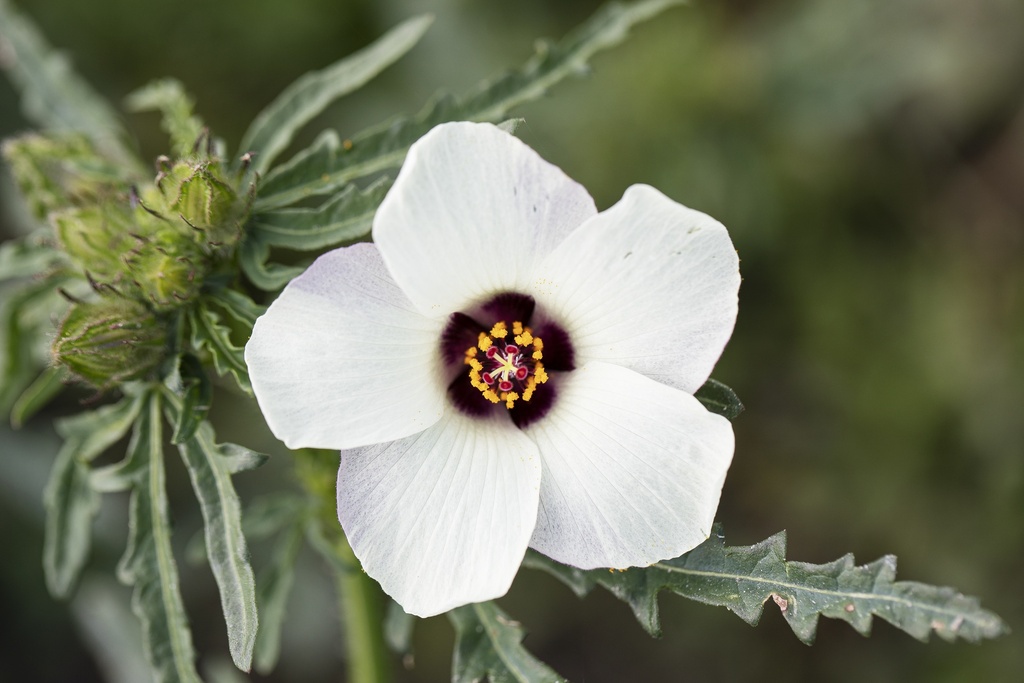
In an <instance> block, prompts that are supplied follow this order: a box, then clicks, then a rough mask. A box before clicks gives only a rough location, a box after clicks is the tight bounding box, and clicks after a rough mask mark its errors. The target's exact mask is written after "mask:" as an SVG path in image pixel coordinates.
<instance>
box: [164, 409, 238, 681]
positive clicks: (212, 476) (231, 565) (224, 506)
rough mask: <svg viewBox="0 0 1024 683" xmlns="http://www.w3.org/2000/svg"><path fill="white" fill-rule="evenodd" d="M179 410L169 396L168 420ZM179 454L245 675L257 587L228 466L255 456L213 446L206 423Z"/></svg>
mask: <svg viewBox="0 0 1024 683" xmlns="http://www.w3.org/2000/svg"><path fill="white" fill-rule="evenodd" d="M182 409H183V404H182V402H181V401H180V400H179V399H178V398H177V397H176V396H173V395H172V396H168V397H167V418H168V421H170V422H171V423H172V424H175V423H176V422H177V421H179V419H180V413H181V411H182ZM178 450H179V451H180V453H181V457H182V460H184V462H185V466H186V468H187V469H188V473H189V478H190V479H191V480H192V489H193V490H194V491H195V494H196V498H197V499H198V500H199V507H200V509H201V510H202V513H203V529H204V536H205V537H206V555H207V558H208V559H209V561H210V568H211V569H212V570H213V576H214V579H216V582H217V588H218V589H219V590H220V602H221V609H222V610H223V612H224V620H225V622H226V623H227V630H228V646H229V649H230V651H231V659H232V661H234V663H235V666H237V667H238V668H239V669H241V670H243V671H248V670H249V668H250V667H251V666H252V652H253V646H254V645H255V643H256V630H257V623H258V620H257V615H256V584H255V580H254V578H253V571H252V566H251V565H250V564H249V549H248V547H247V545H246V542H245V536H244V535H243V534H242V513H241V506H240V505H239V502H238V494H237V493H236V492H235V487H234V484H233V483H232V482H231V473H232V465H231V462H230V461H231V460H232V459H233V458H237V457H238V456H239V451H244V452H245V453H246V454H251V455H252V456H254V457H258V454H253V453H252V451H249V450H248V449H243V448H242V447H241V446H236V445H235V444H217V443H216V439H215V437H214V433H213V427H211V426H210V423H209V422H203V423H201V424H200V425H199V428H198V429H197V430H196V431H195V434H193V436H191V437H190V438H188V439H186V440H185V441H183V442H182V443H180V444H178Z"/></svg>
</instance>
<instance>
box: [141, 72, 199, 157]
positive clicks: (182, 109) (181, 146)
mask: <svg viewBox="0 0 1024 683" xmlns="http://www.w3.org/2000/svg"><path fill="white" fill-rule="evenodd" d="M125 103H126V104H127V106H128V109H129V110H131V111H137V112H141V111H154V110H155V111H159V112H160V113H161V114H162V115H163V116H162V121H161V125H162V127H163V129H164V131H165V132H166V133H167V134H168V135H169V136H170V138H171V149H172V152H173V154H174V156H175V157H189V156H191V155H192V151H193V147H194V146H195V144H196V141H197V140H199V137H200V135H202V133H203V122H202V120H201V119H200V118H199V117H198V116H195V115H194V114H193V112H192V108H193V106H195V103H194V102H193V101H192V98H191V97H189V96H188V93H186V92H185V88H184V86H182V84H181V83H180V82H179V81H177V80H175V79H173V78H165V79H162V80H159V81H153V82H152V83H150V84H148V85H145V86H143V87H142V88H139V89H138V90H136V91H135V92H133V93H131V94H129V95H128V97H127V98H126V100H125Z"/></svg>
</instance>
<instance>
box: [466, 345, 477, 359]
mask: <svg viewBox="0 0 1024 683" xmlns="http://www.w3.org/2000/svg"><path fill="white" fill-rule="evenodd" d="M466 358H476V347H475V346H470V347H469V348H468V349H466Z"/></svg>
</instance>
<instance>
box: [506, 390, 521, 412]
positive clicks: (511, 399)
mask: <svg viewBox="0 0 1024 683" xmlns="http://www.w3.org/2000/svg"><path fill="white" fill-rule="evenodd" d="M502 398H504V399H505V407H506V408H508V409H509V410H512V406H514V405H515V403H516V399H517V398H519V394H517V393H516V392H514V391H510V392H508V393H507V394H505V395H504V396H503V397H502Z"/></svg>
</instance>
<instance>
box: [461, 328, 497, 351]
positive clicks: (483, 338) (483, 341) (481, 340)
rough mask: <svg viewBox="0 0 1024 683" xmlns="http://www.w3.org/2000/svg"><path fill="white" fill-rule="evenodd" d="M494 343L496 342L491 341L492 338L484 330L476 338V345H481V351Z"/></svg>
mask: <svg viewBox="0 0 1024 683" xmlns="http://www.w3.org/2000/svg"><path fill="white" fill-rule="evenodd" d="M493 343H494V342H492V341H491V338H490V337H488V336H487V335H486V334H484V333H483V332H481V333H480V336H479V337H477V339H476V345H477V346H479V347H480V350H481V351H486V350H487V349H489V348H491V344H493ZM467 353H468V352H467Z"/></svg>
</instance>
